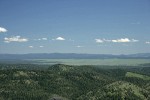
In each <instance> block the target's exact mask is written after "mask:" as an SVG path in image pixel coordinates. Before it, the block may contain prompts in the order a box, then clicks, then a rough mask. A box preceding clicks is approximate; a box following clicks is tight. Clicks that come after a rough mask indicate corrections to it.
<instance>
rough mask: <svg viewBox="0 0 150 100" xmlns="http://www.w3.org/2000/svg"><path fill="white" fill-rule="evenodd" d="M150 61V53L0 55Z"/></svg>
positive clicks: (3, 55) (3, 56) (8, 57)
mask: <svg viewBox="0 0 150 100" xmlns="http://www.w3.org/2000/svg"><path fill="white" fill-rule="evenodd" d="M111 58H120V59H129V58H135V59H140V58H144V59H150V53H137V54H129V55H112V54H77V53H29V54H0V59H111Z"/></svg>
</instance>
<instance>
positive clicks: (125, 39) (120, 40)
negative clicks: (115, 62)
mask: <svg viewBox="0 0 150 100" xmlns="http://www.w3.org/2000/svg"><path fill="white" fill-rule="evenodd" d="M112 42H131V40H129V39H128V38H121V39H117V40H112Z"/></svg>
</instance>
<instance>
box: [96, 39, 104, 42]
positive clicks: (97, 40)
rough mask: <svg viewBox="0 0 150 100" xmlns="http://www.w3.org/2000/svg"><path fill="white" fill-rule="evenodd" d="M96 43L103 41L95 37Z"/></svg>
mask: <svg viewBox="0 0 150 100" xmlns="http://www.w3.org/2000/svg"><path fill="white" fill-rule="evenodd" d="M95 41H96V43H103V42H104V41H103V40H101V39H95Z"/></svg>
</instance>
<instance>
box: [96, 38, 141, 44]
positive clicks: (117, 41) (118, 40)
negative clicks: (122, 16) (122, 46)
mask: <svg viewBox="0 0 150 100" xmlns="http://www.w3.org/2000/svg"><path fill="white" fill-rule="evenodd" d="M95 40H96V42H97V43H103V42H115V43H125V42H138V41H139V40H136V39H129V38H121V39H114V40H107V39H95Z"/></svg>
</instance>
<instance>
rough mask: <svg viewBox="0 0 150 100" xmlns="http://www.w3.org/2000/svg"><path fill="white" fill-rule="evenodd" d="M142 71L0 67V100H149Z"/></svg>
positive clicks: (147, 83)
mask: <svg viewBox="0 0 150 100" xmlns="http://www.w3.org/2000/svg"><path fill="white" fill-rule="evenodd" d="M6 67H7V68H6ZM42 67H45V68H42ZM145 69H147V70H149V71H150V67H146V68H139V69H100V68H98V67H93V66H69V65H62V64H57V65H53V66H44V65H32V64H31V65H30V64H29V65H24V64H22V65H17V64H9V65H7V64H0V100H112V99H113V100H150V80H149V79H150V76H149V74H147V73H149V72H148V71H147V70H146V71H144V70H145Z"/></svg>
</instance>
